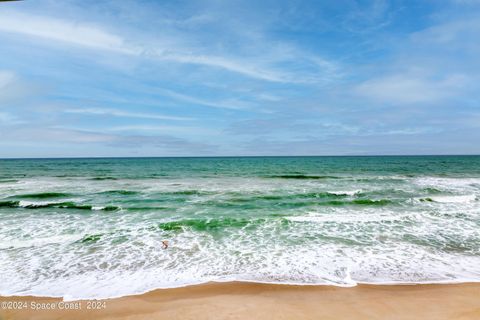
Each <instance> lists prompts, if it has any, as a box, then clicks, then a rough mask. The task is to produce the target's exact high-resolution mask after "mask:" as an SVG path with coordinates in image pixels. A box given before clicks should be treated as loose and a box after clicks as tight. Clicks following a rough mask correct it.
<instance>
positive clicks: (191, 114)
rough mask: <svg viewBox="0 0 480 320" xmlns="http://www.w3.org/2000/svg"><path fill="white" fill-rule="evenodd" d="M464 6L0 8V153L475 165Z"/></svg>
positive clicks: (474, 100)
mask: <svg viewBox="0 0 480 320" xmlns="http://www.w3.org/2000/svg"><path fill="white" fill-rule="evenodd" d="M479 39H480V1H479V0H431V1H429V0H424V1H401V0H398V1H381V0H376V1H353V0H338V1H315V0H312V1H290V0H275V1H274V0H263V1H258V0H255V1H250V0H243V1H236V0H229V1H224V0H204V1H194V0H191V1H172V0H163V1H161V0H158V1H153V0H150V1H147V0H122V1H118V0H110V1H108V0H105V1H98V0H95V1H90V0H81V1H73V0H64V1H57V0H43V1H18V2H0V158H12V157H14V158H17V157H117V156H124V157H136V156H264V155H265V156H272V155H284V156H288V155H292V156H293V155H394V154H420V155H421V154H480V58H479V57H480V40H479Z"/></svg>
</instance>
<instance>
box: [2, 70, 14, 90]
mask: <svg viewBox="0 0 480 320" xmlns="http://www.w3.org/2000/svg"><path fill="white" fill-rule="evenodd" d="M14 79H15V74H14V73H13V72H10V71H1V70H0V89H3V88H5V87H6V86H7V85H9V84H10V83H12V82H13V81H14Z"/></svg>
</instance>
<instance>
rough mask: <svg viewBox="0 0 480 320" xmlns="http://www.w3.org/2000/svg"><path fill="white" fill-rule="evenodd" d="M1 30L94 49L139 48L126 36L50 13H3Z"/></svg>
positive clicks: (127, 52) (128, 50)
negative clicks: (39, 14) (48, 15)
mask: <svg viewBox="0 0 480 320" xmlns="http://www.w3.org/2000/svg"><path fill="white" fill-rule="evenodd" d="M0 30H1V31H4V32H11V33H18V34H24V35H28V36H34V37H40V38H44V39H47V40H52V41H60V42H64V43H69V44H72V45H78V46H84V47H89V48H93V49H102V50H112V51H117V52H121V53H126V54H136V53H137V50H135V49H134V48H131V47H129V46H127V45H126V44H125V41H124V39H122V38H121V37H120V36H117V35H115V34H112V33H109V32H107V31H105V30H103V29H102V28H100V27H98V26H94V25H89V24H84V23H77V22H73V21H68V20H62V19H56V18H51V17H41V16H35V15H27V14H23V13H17V12H7V13H6V14H3V15H1V18H0Z"/></svg>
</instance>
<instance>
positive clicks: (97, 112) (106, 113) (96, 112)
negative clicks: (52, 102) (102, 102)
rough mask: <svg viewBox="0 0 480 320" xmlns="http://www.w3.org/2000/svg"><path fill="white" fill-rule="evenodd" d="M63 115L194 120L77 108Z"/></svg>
mask: <svg viewBox="0 0 480 320" xmlns="http://www.w3.org/2000/svg"><path fill="white" fill-rule="evenodd" d="M63 112H65V113H76V114H84V115H102V116H114V117H126V118H143V119H157V120H177V121H188V120H194V119H193V118H190V117H178V116H168V115H161V114H156V113H142V112H128V111H122V110H115V109H101V108H78V109H66V110H64V111H63Z"/></svg>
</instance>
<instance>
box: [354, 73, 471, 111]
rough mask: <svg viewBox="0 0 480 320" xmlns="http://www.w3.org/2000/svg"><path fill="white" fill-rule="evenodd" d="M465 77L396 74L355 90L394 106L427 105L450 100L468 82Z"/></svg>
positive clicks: (377, 79) (372, 81) (363, 84)
mask: <svg viewBox="0 0 480 320" xmlns="http://www.w3.org/2000/svg"><path fill="white" fill-rule="evenodd" d="M466 80H467V77H466V76H464V75H449V76H446V77H444V78H443V79H432V78H429V77H426V76H422V75H414V74H408V73H406V74H395V75H388V76H384V77H380V78H376V79H371V80H368V81H365V82H363V83H362V84H360V85H358V86H357V87H355V88H354V91H355V93H357V94H358V95H361V96H364V97H367V98H370V99H374V100H377V101H379V102H387V103H392V104H402V103H406V104H409V103H426V102H435V101H439V100H441V99H444V98H448V97H450V96H452V95H454V94H455V93H457V92H458V90H459V89H461V87H462V86H463V85H464V84H465V83H466V82H467V81H466Z"/></svg>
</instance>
